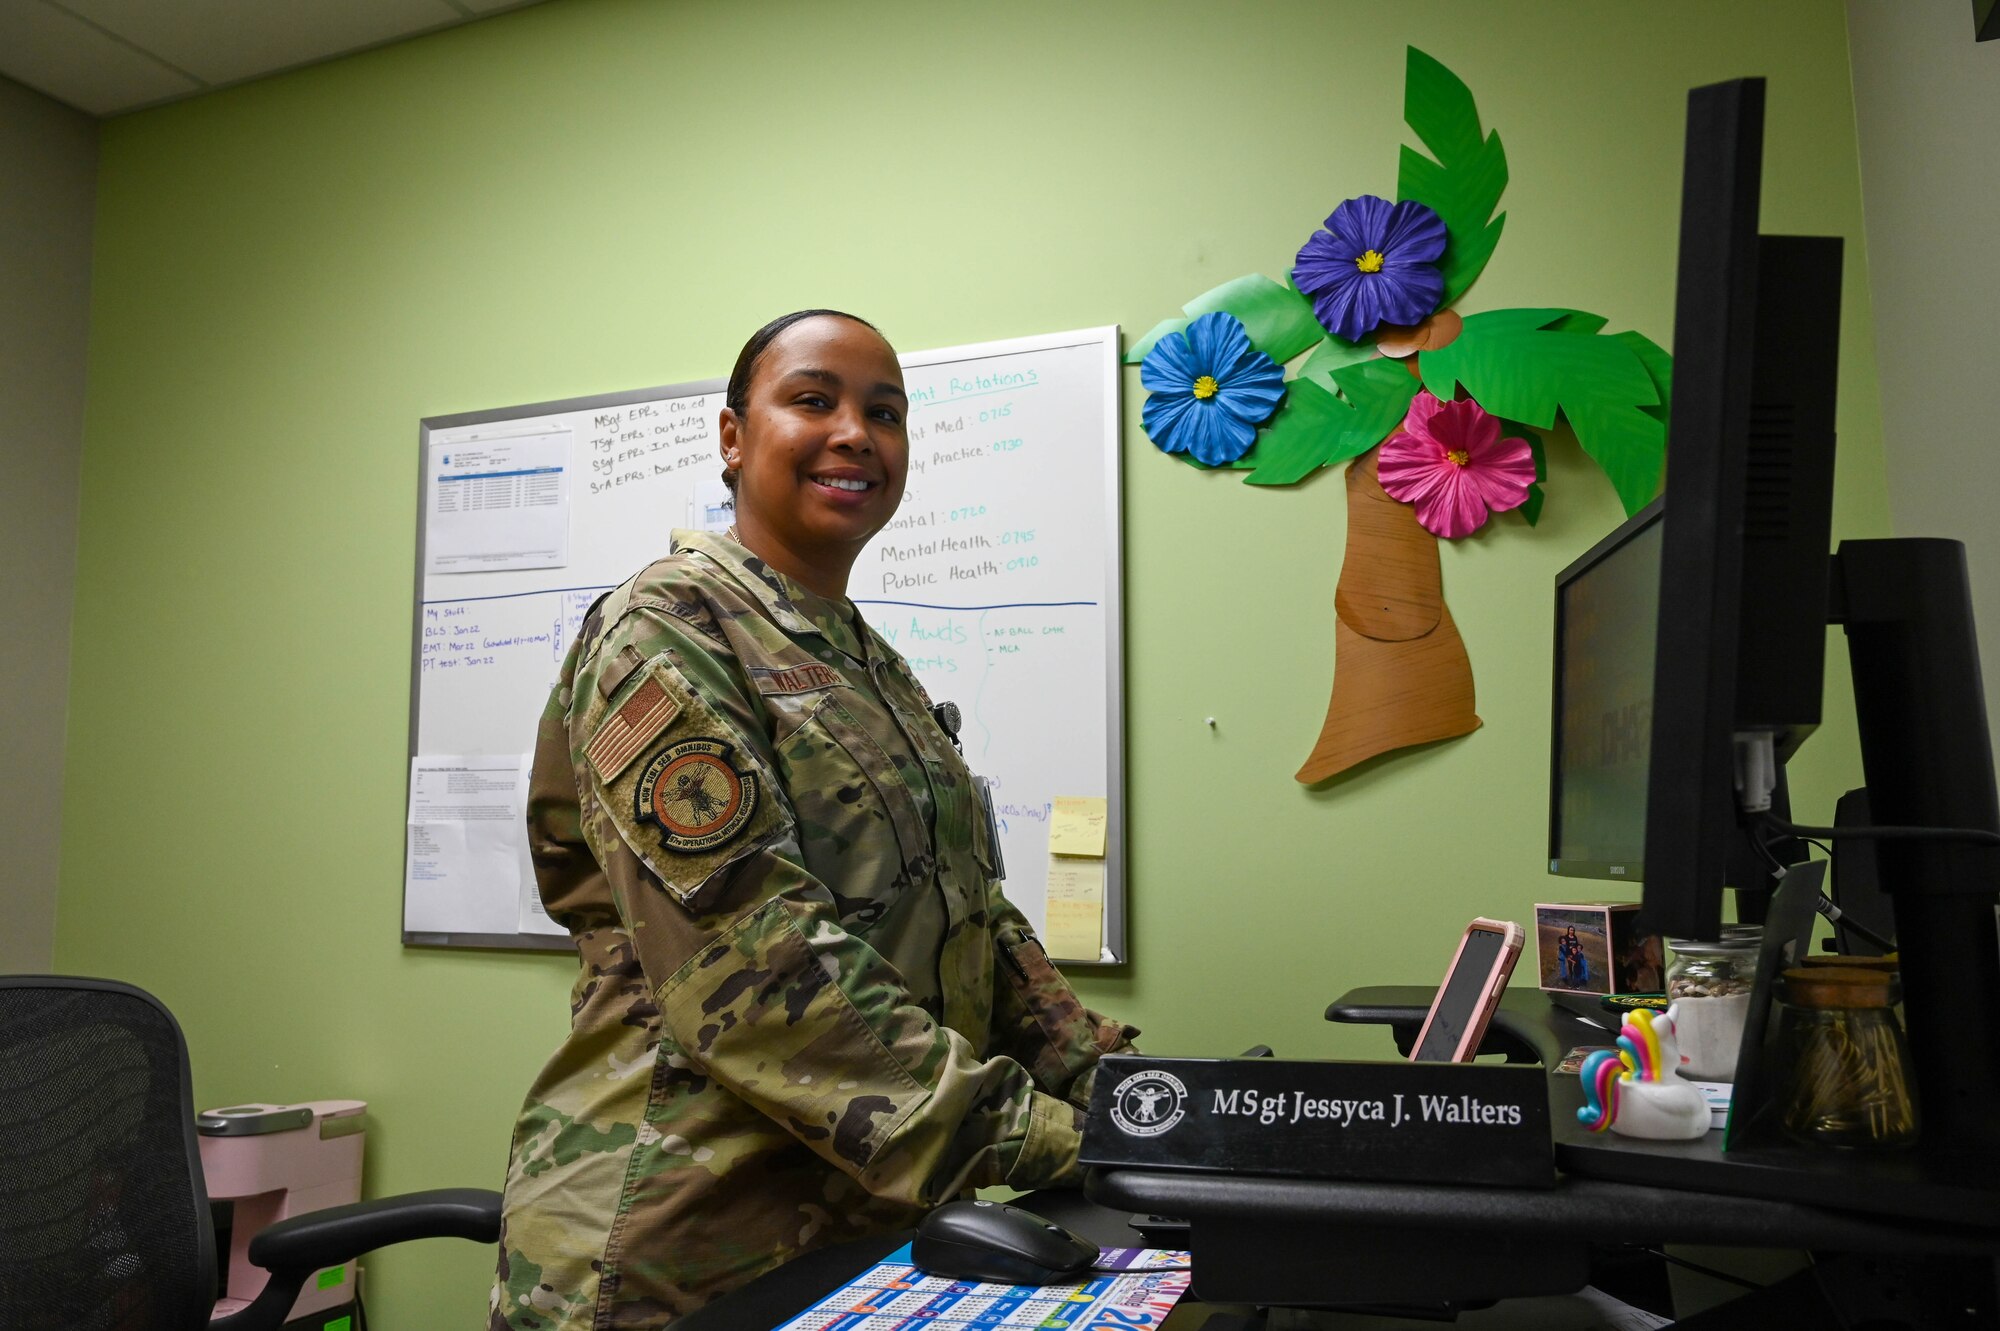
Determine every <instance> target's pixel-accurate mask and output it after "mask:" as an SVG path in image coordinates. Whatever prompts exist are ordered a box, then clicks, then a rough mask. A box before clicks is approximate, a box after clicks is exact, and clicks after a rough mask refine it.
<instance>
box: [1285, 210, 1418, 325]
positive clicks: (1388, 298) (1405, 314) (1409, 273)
mask: <svg viewBox="0 0 2000 1331" xmlns="http://www.w3.org/2000/svg"><path fill="white" fill-rule="evenodd" d="M1444 243H1445V226H1444V222H1443V220H1442V219H1441V218H1439V217H1438V215H1437V214H1436V213H1434V212H1432V211H1431V210H1430V209H1428V208H1426V207H1424V205H1422V204H1421V203H1416V202H1414V201H1411V200H1405V201H1404V202H1402V203H1390V202H1389V201H1388V200H1387V199H1378V198H1376V197H1375V196H1374V195H1373V194H1364V195H1362V196H1361V197H1360V198H1358V199H1349V200H1348V201H1347V202H1346V203H1343V204H1341V205H1340V206H1339V207H1338V208H1336V209H1334V210H1333V216H1331V217H1329V218H1327V219H1326V229H1325V230H1324V231H1315V232H1313V233H1312V235H1311V236H1310V237H1309V238H1308V239H1307V240H1306V243H1305V245H1304V246H1303V247H1302V248H1301V249H1300V250H1299V261H1298V264H1297V265H1296V266H1295V267H1294V268H1293V269H1292V284H1293V285H1294V286H1296V287H1298V289H1299V290H1300V291H1301V292H1303V293H1305V294H1306V295H1308V296H1310V297H1312V303H1313V313H1315V314H1317V315H1318V316H1319V321H1320V322H1321V323H1322V324H1324V325H1325V326H1326V328H1327V331H1328V332H1331V333H1334V334H1336V335H1338V336H1340V337H1344V338H1346V339H1347V340H1348V341H1349V342H1358V341H1360V340H1361V339H1362V338H1364V337H1366V336H1367V335H1368V334H1369V333H1372V332H1373V331H1375V329H1376V328H1377V327H1379V326H1380V325H1382V324H1413V323H1415V322H1417V320H1419V319H1421V318H1423V317H1424V316H1425V315H1427V314H1429V313H1430V312H1431V311H1433V310H1435V309H1436V308H1437V303H1438V299H1439V298H1440V297H1441V296H1443V295H1444V274H1442V273H1440V272H1439V271H1438V267H1437V260H1438V257H1439V256H1440V255H1442V254H1443V253H1444Z"/></svg>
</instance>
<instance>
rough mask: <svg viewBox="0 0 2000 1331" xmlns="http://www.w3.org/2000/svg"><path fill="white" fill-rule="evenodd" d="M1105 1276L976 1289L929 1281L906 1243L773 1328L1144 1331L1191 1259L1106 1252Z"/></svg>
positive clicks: (1180, 1286) (1165, 1309)
mask: <svg viewBox="0 0 2000 1331" xmlns="http://www.w3.org/2000/svg"><path fill="white" fill-rule="evenodd" d="M1098 1264H1099V1265H1100V1266H1107V1267H1115V1268H1117V1270H1115V1271H1111V1272H1102V1273H1099V1274H1097V1275H1094V1276H1092V1277H1091V1278H1090V1279H1089V1280H1087V1281H1084V1282H1082V1283H1080V1284H1061V1285H981V1284H976V1283H973V1282H970V1281H964V1280H945V1279H942V1278H940V1277H938V1276H927V1275H925V1274H924V1273H923V1272H922V1271H919V1270H918V1269H917V1268H916V1267H914V1266H912V1265H911V1264H910V1245H909V1244H907V1243H906V1244H904V1245H903V1246H902V1247H900V1248H898V1249H896V1251H894V1252H892V1253H890V1254H889V1255H888V1256H887V1257H885V1258H883V1259H882V1260H881V1261H880V1262H878V1263H876V1265H875V1266H874V1267H873V1268H872V1269H870V1270H868V1271H865V1272H863V1273H862V1274H861V1275H859V1276H856V1277H855V1278H854V1279H853V1280H850V1281H848V1282H847V1284H845V1285H843V1286H841V1287H840V1288H839V1289H837V1290H835V1291H834V1292H833V1293H831V1294H829V1295H827V1296H826V1297H825V1298H823V1299H821V1300H820V1301H819V1302H818V1303H816V1304H814V1305H813V1307H812V1310H811V1311H809V1312H806V1313H804V1314H801V1315H800V1316H798V1317H794V1318H793V1319H792V1320H791V1321H789V1322H786V1323H785V1324H784V1325H783V1326H781V1327H779V1328H777V1331H917V1329H918V1328H921V1329H922V1331H961V1328H964V1329H966V1331H972V1329H974V1328H976V1331H1030V1329H1032V1331H1096V1329H1097V1328H1099V1327H1115V1328H1117V1329H1118V1331H1144V1328H1147V1327H1157V1326H1158V1325H1159V1324H1160V1323H1161V1322H1163V1321H1165V1320H1166V1317H1167V1314H1168V1313H1170V1312H1172V1311H1173V1309H1174V1304H1175V1303H1176V1302H1177V1301H1178V1300H1179V1299H1180V1297H1181V1295H1183V1294H1185V1293H1186V1292H1187V1287H1188V1280H1189V1274H1188V1272H1187V1271H1186V1270H1178V1271H1172V1270H1170V1271H1148V1270H1139V1269H1134V1268H1143V1267H1160V1266H1166V1267H1176V1266H1177V1267H1186V1266H1187V1265H1188V1255H1187V1254H1186V1253H1184V1252H1167V1251H1163V1250H1161V1249H1158V1248H1106V1249H1105V1250H1104V1255H1103V1256H1102V1257H1100V1258H1099V1259H1098Z"/></svg>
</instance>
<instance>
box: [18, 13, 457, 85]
mask: <svg viewBox="0 0 2000 1331" xmlns="http://www.w3.org/2000/svg"><path fill="white" fill-rule="evenodd" d="M55 2H56V3H58V4H60V5H61V6H62V7H64V8H66V9H68V10H70V11H71V12H73V13H75V14H78V15H80V16H82V17H83V18H86V19H88V20H89V21H90V22H92V23H95V24H97V25H99V26H100V27H103V28H106V29H108V30H110V31H111V32H114V33H116V34H117V35H118V36H120V37H122V38H124V39H125V40H126V41H128V42H130V43H132V44H133V45H134V46H137V47H140V48H142V49H144V50H147V51H150V52H152V53H153V54H155V55H157V56H159V57H160V58H161V59H162V60H164V61H166V62H167V63H169V64H172V65H175V66H177V67H179V68H181V69H184V70H186V71H188V72H189V73H190V74H193V75H194V76H195V77H196V78H199V79H203V80H206V81H207V82H209V83H216V84H226V83H238V82H241V81H243V80H245V79H251V78H256V77H258V76H260V75H263V74H269V73H272V72H275V71H277V70H283V69H291V68H294V67H296V66H299V65H305V64H311V63H313V62H315V61H319V60H325V59H329V58H331V57H333V56H338V55H344V54H346V53H348V52H350V51H358V50H364V49H366V48H368V47H372V46H382V45H386V44H387V43H390V42H394V41H399V40H401V39H403V38H405V37H413V36H416V35H418V34H419V33H425V32H431V31H434V30H436V29H438V28H443V27H449V26H451V25H452V24H456V23H462V22H464V21H465V15H464V13H463V12H462V11H461V10H459V9H457V8H455V7H454V6H453V5H451V4H448V3H446V0H337V3H330V2H329V0H175V3H172V4H162V3H160V0H55Z"/></svg>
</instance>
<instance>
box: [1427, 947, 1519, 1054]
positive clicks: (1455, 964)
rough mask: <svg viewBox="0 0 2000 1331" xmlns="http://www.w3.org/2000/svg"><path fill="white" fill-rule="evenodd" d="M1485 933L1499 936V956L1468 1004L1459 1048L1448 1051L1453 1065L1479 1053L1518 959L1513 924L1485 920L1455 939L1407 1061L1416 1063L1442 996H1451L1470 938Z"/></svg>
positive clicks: (1438, 1009) (1441, 1004) (1436, 1016)
mask: <svg viewBox="0 0 2000 1331" xmlns="http://www.w3.org/2000/svg"><path fill="white" fill-rule="evenodd" d="M1481 931H1484V932H1486V933H1495V934H1499V935H1500V954H1499V955H1498V956H1496V957H1495V958H1494V959H1493V964H1492V966H1491V967H1490V968H1489V969H1488V970H1487V972H1486V974H1485V975H1484V976H1482V977H1481V981H1480V985H1479V987H1478V989H1476V990H1475V991H1473V992H1474V997H1473V999H1472V1001H1471V1003H1470V1004H1469V1006H1470V1007H1471V1008H1472V1011H1471V1013H1470V1014H1469V1015H1468V1016H1467V1017H1466V1020H1465V1025H1464V1033H1463V1034H1462V1035H1461V1036H1460V1037H1459V1041H1458V1047H1457V1048H1456V1049H1453V1050H1452V1051H1451V1061H1452V1062H1454V1063H1465V1062H1469V1061H1470V1060H1471V1058H1472V1056H1473V1054H1475V1053H1476V1052H1478V1049H1479V1042H1480V1041H1481V1040H1483V1039H1484V1038H1485V1037H1486V1024H1487V1023H1488V1022H1489V1021H1491V1020H1492V1019H1493V1009H1494V1008H1496V1007H1498V1006H1500V995H1502V994H1504V993H1506V992H1507V977H1508V976H1510V975H1512V974H1513V973H1514V963H1515V962H1516V961H1518V960H1520V957H1521V940H1522V933H1521V926H1520V925H1518V924H1515V923H1514V922H1513V921H1512V920H1489V919H1486V918H1484V917H1481V918H1480V919H1476V920H1474V921H1473V922H1472V923H1471V924H1468V925H1466V926H1465V932H1464V933H1462V934H1460V935H1459V937H1458V950H1457V951H1456V952H1453V953H1452V954H1451V965H1449V966H1447V967H1446V968H1445V972H1444V982H1443V983H1441V984H1439V985H1438V991H1437V997H1436V998H1434V999H1432V1000H1431V1010H1430V1011H1429V1012H1427V1013H1425V1014H1424V1024H1423V1028H1422V1029H1421V1030H1419V1031H1418V1032H1417V1038H1416V1039H1415V1041H1413V1042H1412V1043H1411V1045H1410V1061H1411V1062H1415V1061H1416V1057H1417V1051H1418V1050H1420V1049H1422V1048H1423V1047H1424V1037H1425V1036H1427V1035H1429V1034H1430V1029H1431V1023H1433V1022H1435V1021H1436V1020H1437V1019H1438V1014H1439V1012H1440V1011H1441V1010H1442V1008H1443V1004H1444V1000H1445V995H1446V994H1448V993H1450V992H1451V987H1452V986H1451V981H1452V977H1453V976H1455V975H1456V974H1457V973H1458V968H1459V966H1460V964H1461V963H1462V962H1463V961H1464V960H1465V945H1466V944H1467V943H1469V942H1471V941H1472V935H1473V934H1474V933H1478V932H1481Z"/></svg>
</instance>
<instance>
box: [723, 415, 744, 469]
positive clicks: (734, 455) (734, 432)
mask: <svg viewBox="0 0 2000 1331" xmlns="http://www.w3.org/2000/svg"><path fill="white" fill-rule="evenodd" d="M716 433H717V434H718V435H720V436H721V448H720V450H719V451H720V452H721V454H722V465H723V466H725V467H727V468H729V469H730V470H731V471H741V470H742V469H743V437H742V420H741V418H739V417H738V416H737V414H736V412H735V411H734V410H733V409H731V408H729V407H724V408H723V409H722V415H721V416H720V417H719V418H718V419H717V421H716Z"/></svg>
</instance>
